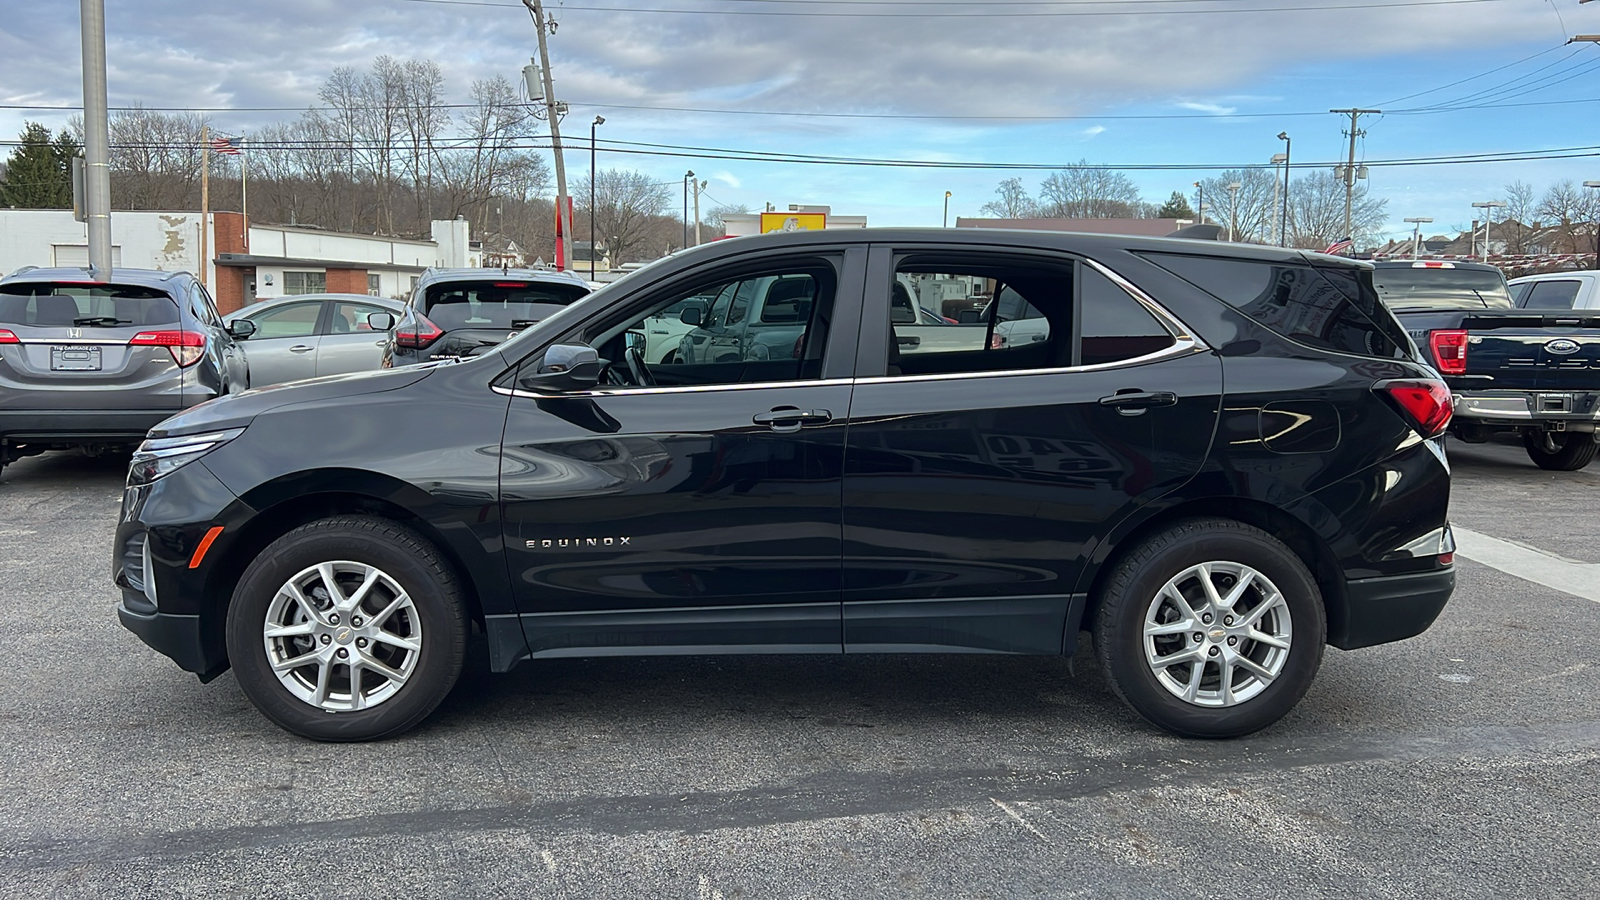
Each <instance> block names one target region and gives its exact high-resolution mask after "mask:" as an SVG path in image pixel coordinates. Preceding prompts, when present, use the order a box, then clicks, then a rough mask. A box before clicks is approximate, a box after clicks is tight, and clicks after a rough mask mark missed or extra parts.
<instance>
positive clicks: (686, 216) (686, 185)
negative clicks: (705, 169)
mask: <svg viewBox="0 0 1600 900" xmlns="http://www.w3.org/2000/svg"><path fill="white" fill-rule="evenodd" d="M693 177H694V170H693V169H690V170H689V171H688V172H685V173H684V175H683V246H684V247H685V249H687V248H688V246H689V179H691V178H693Z"/></svg>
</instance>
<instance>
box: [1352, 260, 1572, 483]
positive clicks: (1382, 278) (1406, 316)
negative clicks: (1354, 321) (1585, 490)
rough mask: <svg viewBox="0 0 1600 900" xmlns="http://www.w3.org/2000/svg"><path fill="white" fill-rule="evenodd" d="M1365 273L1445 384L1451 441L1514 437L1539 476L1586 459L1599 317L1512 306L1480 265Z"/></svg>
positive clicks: (1420, 265) (1379, 266)
mask: <svg viewBox="0 0 1600 900" xmlns="http://www.w3.org/2000/svg"><path fill="white" fill-rule="evenodd" d="M1374 269H1375V271H1374V272H1373V282H1374V284H1375V285H1376V287H1377V291H1378V296H1379V297H1381V298H1383V302H1384V303H1385V304H1386V305H1387V306H1388V307H1389V308H1390V309H1391V310H1393V311H1394V314H1395V317H1396V318H1398V319H1399V320H1400V322H1401V324H1403V325H1405V327H1406V329H1407V331H1408V332H1409V333H1410V335H1411V338H1412V340H1414V341H1416V343H1417V346H1418V347H1419V348H1421V350H1422V351H1423V352H1424V353H1425V354H1426V355H1427V357H1428V359H1429V361H1431V362H1432V363H1433V364H1434V365H1435V366H1436V367H1437V368H1438V370H1439V372H1440V373H1441V374H1442V375H1443V376H1444V380H1445V383H1446V384H1448V385H1449V386H1450V391H1451V396H1452V398H1453V403H1454V407H1455V418H1454V419H1453V420H1452V422H1451V426H1450V433H1451V434H1452V435H1453V436H1454V437H1456V438H1457V439H1459V440H1462V441H1465V442H1467V443H1469V444H1481V443H1483V442H1484V441H1486V440H1488V439H1489V436H1490V435H1492V434H1495V433H1511V434H1520V435H1521V436H1522V444H1523V448H1524V449H1526V450H1527V452H1528V458H1529V459H1532V460H1533V462H1534V464H1535V465H1537V466H1539V468H1541V469H1554V470H1562V471H1572V470H1575V469H1581V468H1583V467H1584V466H1587V465H1588V464H1589V463H1590V461H1591V460H1593V459H1594V456H1595V451H1596V449H1597V448H1596V444H1595V440H1596V437H1597V436H1600V435H1597V434H1596V431H1595V426H1596V424H1597V423H1600V311H1596V312H1593V313H1589V314H1583V312H1582V311H1573V310H1571V309H1568V310H1566V311H1565V312H1563V311H1561V310H1559V309H1545V310H1540V309H1534V308H1531V307H1530V308H1528V309H1518V308H1516V307H1515V306H1513V305H1512V302H1511V294H1510V292H1509V291H1508V289H1507V287H1506V280H1505V276H1504V275H1502V274H1501V272H1500V270H1499V269H1497V268H1495V267H1494V266H1489V265H1484V264H1483V263H1469V262H1438V261H1433V260H1427V261H1415V262H1410V261H1396V262H1380V263H1376V264H1375V265H1374ZM1530 295H1531V291H1530ZM1525 299H1526V298H1525Z"/></svg>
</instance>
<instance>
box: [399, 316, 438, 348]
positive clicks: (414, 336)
mask: <svg viewBox="0 0 1600 900" xmlns="http://www.w3.org/2000/svg"><path fill="white" fill-rule="evenodd" d="M414 315H415V316H416V321H415V322H413V323H411V327H410V328H404V329H401V330H399V331H396V332H395V333H394V343H395V346H397V347H409V348H411V349H412V350H421V349H422V348H423V347H426V346H428V345H429V344H431V343H433V342H434V341H437V340H438V339H439V338H442V337H444V329H443V328H440V327H439V326H437V325H435V324H433V323H432V322H430V321H428V317H427V316H425V315H423V314H422V313H415V314H414Z"/></svg>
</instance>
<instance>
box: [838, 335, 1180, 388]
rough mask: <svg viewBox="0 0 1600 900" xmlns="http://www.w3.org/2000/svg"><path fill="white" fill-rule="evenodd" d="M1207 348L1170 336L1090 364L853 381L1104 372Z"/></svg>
mask: <svg viewBox="0 0 1600 900" xmlns="http://www.w3.org/2000/svg"><path fill="white" fill-rule="evenodd" d="M1207 349H1208V348H1207V347H1206V346H1205V344H1203V343H1201V342H1200V341H1199V340H1198V339H1196V338H1192V337H1188V336H1184V337H1175V338H1173V344H1172V346H1170V347H1163V348H1162V349H1160V350H1157V351H1156V352H1154V353H1146V354H1145V355H1143V356H1135V357H1131V358H1129V359H1119V360H1117V361H1116V362H1108V363H1095V364H1093V365H1089V366H1056V367H1053V368H1047V369H1002V370H1000V371H998V372H956V373H951V374H946V373H939V372H936V373H934V374H932V375H876V376H873V377H870V378H857V379H856V384H898V383H900V382H906V381H966V380H969V379H973V378H1015V377H1017V376H1019V375H1071V374H1074V373H1077V372H1104V371H1106V370H1108V369H1120V368H1123V367H1126V366H1140V365H1144V364H1145V363H1152V362H1159V361H1160V360H1163V359H1171V358H1174V357H1179V356H1188V355H1190V354H1192V353H1203V352H1205V351H1206V350H1207Z"/></svg>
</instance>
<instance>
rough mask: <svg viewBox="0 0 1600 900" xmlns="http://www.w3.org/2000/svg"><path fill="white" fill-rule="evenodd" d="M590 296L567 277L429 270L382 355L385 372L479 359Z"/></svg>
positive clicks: (508, 271)
mask: <svg viewBox="0 0 1600 900" xmlns="http://www.w3.org/2000/svg"><path fill="white" fill-rule="evenodd" d="M588 294H589V285H588V283H587V282H585V281H584V280H583V279H581V278H579V277H578V276H576V275H574V274H572V273H570V272H551V271H537V270H533V269H429V270H428V271H427V272H424V273H423V275H422V278H421V279H419V280H418V281H417V286H416V287H415V288H413V289H412V291H411V299H410V300H409V301H407V303H406V308H405V311H404V312H403V313H402V314H401V316H400V321H399V322H398V323H397V324H396V325H395V327H394V331H393V332H392V333H391V334H390V337H389V342H388V344H387V345H386V346H385V347H384V350H383V366H384V368H389V367H391V366H404V365H408V364H410V363H417V362H427V361H429V360H432V359H452V358H461V357H467V356H477V355H478V354H480V353H482V352H483V351H485V350H487V349H489V348H490V347H493V346H495V345H496V344H499V343H500V342H501V341H504V340H506V339H507V338H509V337H511V336H512V335H514V334H517V333H518V332H520V331H522V330H523V329H525V328H531V327H533V326H534V325H537V324H539V322H541V321H543V320H544V319H546V318H548V317H549V316H552V315H554V314H555V313H557V312H559V311H560V310H561V309H562V308H563V307H565V306H567V305H568V304H570V303H572V302H573V301H575V300H577V299H579V298H581V297H585V296H587V295H588Z"/></svg>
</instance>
